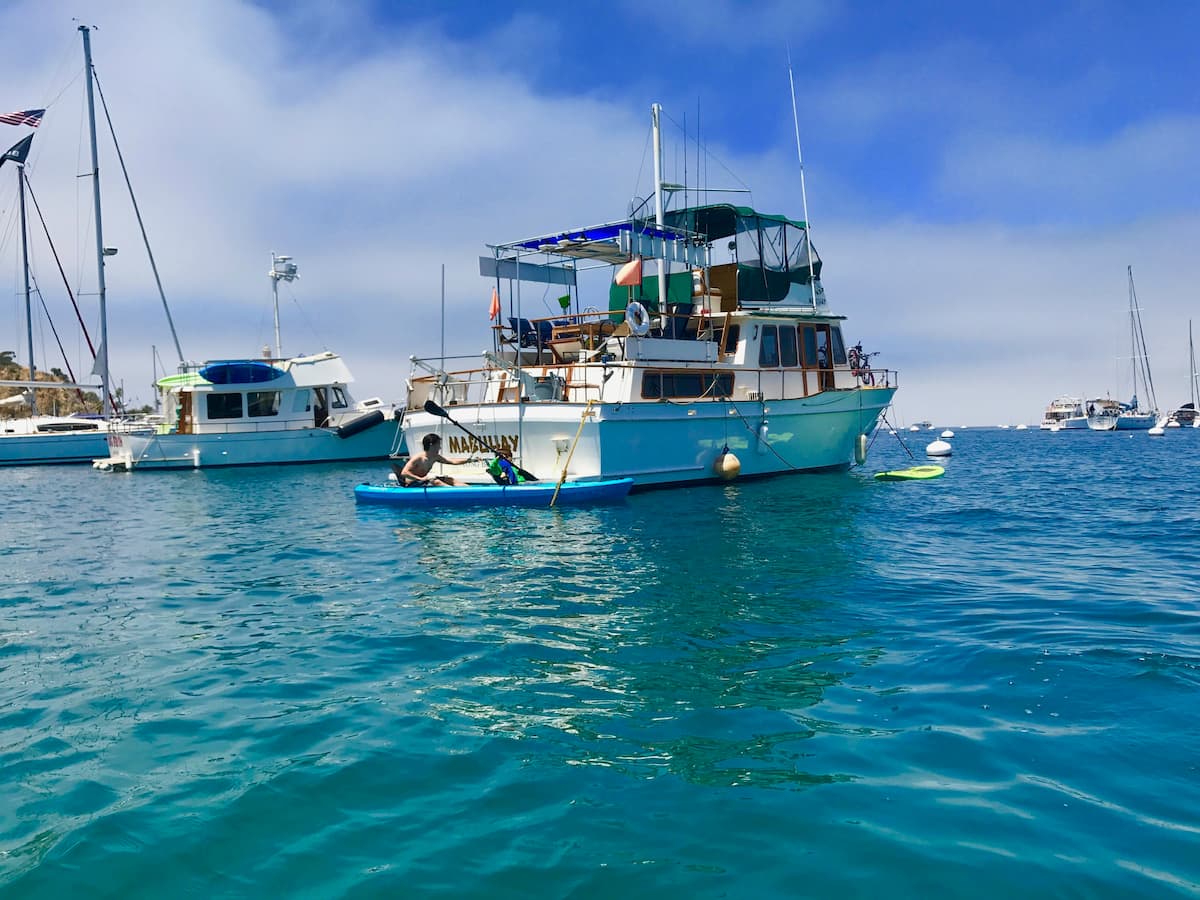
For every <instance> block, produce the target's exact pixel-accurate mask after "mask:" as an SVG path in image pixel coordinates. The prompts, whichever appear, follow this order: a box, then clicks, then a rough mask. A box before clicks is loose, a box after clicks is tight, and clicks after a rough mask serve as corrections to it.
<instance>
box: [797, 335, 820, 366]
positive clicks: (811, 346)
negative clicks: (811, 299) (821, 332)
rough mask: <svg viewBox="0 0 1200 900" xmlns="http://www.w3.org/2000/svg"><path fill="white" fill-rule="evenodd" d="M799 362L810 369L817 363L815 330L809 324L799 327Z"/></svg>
mask: <svg viewBox="0 0 1200 900" xmlns="http://www.w3.org/2000/svg"><path fill="white" fill-rule="evenodd" d="M800 350H801V353H800V359H801V364H802V365H803V366H805V367H806V368H809V369H812V368H815V367H816V365H817V330H816V329H815V328H813V327H812V326H811V325H803V326H801V328H800Z"/></svg>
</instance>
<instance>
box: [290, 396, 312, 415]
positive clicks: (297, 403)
mask: <svg viewBox="0 0 1200 900" xmlns="http://www.w3.org/2000/svg"><path fill="white" fill-rule="evenodd" d="M311 397H312V394H310V393H309V392H308V391H296V397H295V399H294V400H292V412H294V413H302V412H309V411H310V410H311V409H312V405H311V404H309V402H308V401H309V399H310V398H311Z"/></svg>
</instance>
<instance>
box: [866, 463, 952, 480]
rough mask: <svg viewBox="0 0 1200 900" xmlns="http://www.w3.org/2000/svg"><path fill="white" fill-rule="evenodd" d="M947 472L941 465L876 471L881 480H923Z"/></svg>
mask: <svg viewBox="0 0 1200 900" xmlns="http://www.w3.org/2000/svg"><path fill="white" fill-rule="evenodd" d="M945 474H946V470H945V469H943V468H942V467H941V466H913V467H912V468H911V469H897V470H896V471H894V472H876V473H875V477H876V478H878V479H879V480H880V481H921V480H923V479H926V478H938V477H939V476H941V475H945Z"/></svg>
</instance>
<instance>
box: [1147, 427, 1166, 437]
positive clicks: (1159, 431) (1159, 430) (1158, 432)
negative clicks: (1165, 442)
mask: <svg viewBox="0 0 1200 900" xmlns="http://www.w3.org/2000/svg"><path fill="white" fill-rule="evenodd" d="M1166 433H1167V432H1166V430H1165V429H1164V428H1163V427H1162V426H1161V425H1155V426H1154V427H1153V428H1151V429H1150V430H1149V431H1147V432H1146V434H1148V435H1150V436H1151V437H1161V436H1162V435H1164V434H1166Z"/></svg>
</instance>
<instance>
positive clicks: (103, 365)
mask: <svg viewBox="0 0 1200 900" xmlns="http://www.w3.org/2000/svg"><path fill="white" fill-rule="evenodd" d="M79 32H80V34H82V35H83V68H84V75H85V76H86V79H87V105H88V127H89V132H90V135H91V144H92V205H93V207H94V209H95V216H96V289H97V292H98V293H99V295H100V350H99V352H98V353H97V354H96V368H97V369H99V370H100V372H99V374H100V381H101V384H102V390H101V394H100V396H101V401H100V403H101V406H100V410H101V413H102V414H103V416H104V418H105V419H106V420H107V419H108V418H110V417H111V415H112V412H113V403H112V398H111V397H110V396H109V393H108V384H109V380H110V376H109V371H108V307H107V303H106V293H105V286H104V257H106V256H113V255H115V254H116V252H117V251H116V250H115V249H113V250H110V249H107V248H105V246H104V229H103V227H102V225H101V220H100V157H99V153H97V151H96V100H95V96H94V91H93V89H92V41H91V32H92V30H91V28H90V27H89V26H87V25H80V26H79Z"/></svg>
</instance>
